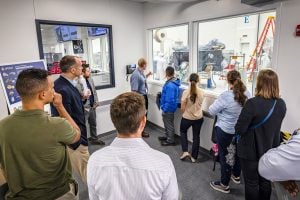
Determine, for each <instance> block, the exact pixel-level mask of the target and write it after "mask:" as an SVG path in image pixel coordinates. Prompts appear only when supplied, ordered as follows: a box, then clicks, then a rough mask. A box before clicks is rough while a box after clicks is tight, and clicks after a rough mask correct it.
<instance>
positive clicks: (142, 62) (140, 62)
mask: <svg viewBox="0 0 300 200" xmlns="http://www.w3.org/2000/svg"><path fill="white" fill-rule="evenodd" d="M146 64H147V61H146V59H145V58H140V59H139V60H138V66H139V67H143V66H144V65H146Z"/></svg>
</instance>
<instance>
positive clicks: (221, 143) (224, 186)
mask: <svg viewBox="0 0 300 200" xmlns="http://www.w3.org/2000/svg"><path fill="white" fill-rule="evenodd" d="M227 82H228V85H229V90H228V91H225V92H223V93H222V94H221V95H220V96H219V97H218V98H217V99H216V100H215V102H214V103H213V104H212V105H211V106H210V107H209V113H210V114H211V115H217V122H216V125H215V127H214V128H215V132H216V139H217V144H218V150H219V157H220V164H221V180H218V181H212V182H210V186H211V187H212V188H213V189H215V190H217V191H220V192H223V193H229V192H230V189H229V181H230V177H231V179H232V180H233V181H234V182H235V183H237V184H239V183H240V174H241V167H240V163H239V160H238V159H237V156H236V160H235V164H234V166H233V167H231V166H230V165H228V164H227V163H226V155H227V154H228V150H227V147H228V146H229V145H230V144H231V141H232V139H233V136H234V134H235V129H234V126H235V124H236V122H237V120H238V118H239V115H240V113H241V110H242V107H243V106H244V105H245V103H246V100H247V99H248V98H250V93H249V92H248V91H247V90H246V86H245V85H244V84H243V82H242V81H241V75H240V73H239V72H238V71H236V70H232V71H230V72H228V74H227Z"/></svg>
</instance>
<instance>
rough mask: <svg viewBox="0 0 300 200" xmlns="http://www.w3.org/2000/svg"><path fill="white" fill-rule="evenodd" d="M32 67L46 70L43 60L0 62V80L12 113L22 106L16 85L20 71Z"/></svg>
mask: <svg viewBox="0 0 300 200" xmlns="http://www.w3.org/2000/svg"><path fill="white" fill-rule="evenodd" d="M30 68H39V69H45V70H46V66H45V63H44V61H43V60H38V61H29V62H23V63H13V64H4V65H1V64H0V80H1V84H2V87H3V91H4V94H5V98H6V102H7V105H8V108H9V112H10V113H13V112H14V111H15V110H16V109H20V108H21V107H22V104H21V98H20V96H19V94H18V92H17V90H16V87H15V85H16V81H17V78H18V75H19V73H20V72H21V71H23V70H25V69H30Z"/></svg>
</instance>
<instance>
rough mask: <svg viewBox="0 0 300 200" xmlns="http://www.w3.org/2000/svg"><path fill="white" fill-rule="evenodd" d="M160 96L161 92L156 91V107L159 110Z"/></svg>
mask: <svg viewBox="0 0 300 200" xmlns="http://www.w3.org/2000/svg"><path fill="white" fill-rule="evenodd" d="M160 98H161V92H158V93H157V95H156V105H157V107H158V110H160Z"/></svg>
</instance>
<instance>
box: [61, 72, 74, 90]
mask: <svg viewBox="0 0 300 200" xmlns="http://www.w3.org/2000/svg"><path fill="white" fill-rule="evenodd" d="M61 76H62V77H64V78H65V79H67V80H68V81H69V82H70V83H71V84H72V85H73V86H74V87H76V86H77V84H78V78H75V79H73V80H71V79H69V78H68V77H66V76H64V75H62V74H61Z"/></svg>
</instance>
